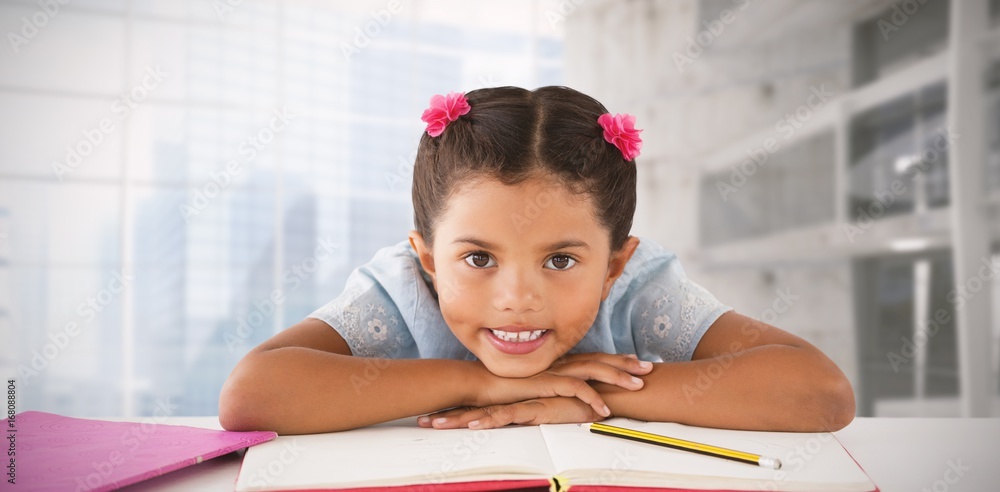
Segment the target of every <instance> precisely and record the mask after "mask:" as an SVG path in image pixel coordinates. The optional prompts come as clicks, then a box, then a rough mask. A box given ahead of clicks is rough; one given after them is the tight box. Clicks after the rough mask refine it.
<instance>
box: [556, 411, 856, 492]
mask: <svg viewBox="0 0 1000 492" xmlns="http://www.w3.org/2000/svg"><path fill="white" fill-rule="evenodd" d="M604 423H606V424H609V425H615V426H619V427H626V428H629V429H636V430H641V431H644V432H651V433H655V434H660V435H664V436H669V437H675V438H678V439H685V440H688V441H694V442H699V443H703V444H711V445H715V446H721V447H724V448H729V449H734V450H737V451H745V452H749V453H755V454H760V455H764V456H768V457H772V458H778V459H780V460H781V461H782V467H781V469H780V470H771V469H766V468H763V467H760V466H755V465H749V464H745V463H740V462H734V461H730V460H725V459H722V458H717V457H712V456H704V455H700V454H697V453H692V452H689V451H681V450H676V449H671V448H666V447H663V446H657V445H653V444H647V443H641V442H635V441H629V440H626V439H621V438H616V437H609V436H604V435H599V434H594V433H591V432H590V431H589V430H588V429H587V428H585V427H583V426H581V425H578V424H558V425H542V426H541V427H542V434H543V436H544V437H545V441H546V444H547V446H548V448H549V454H550V455H551V457H552V463H553V465H555V467H556V471H557V474H558V475H560V476H563V477H566V478H568V479H569V482H570V484H571V485H572V484H577V485H582V484H590V485H606V486H614V485H632V486H637V485H656V486H660V487H668V486H673V487H679V486H688V487H691V488H712V487H714V488H722V489H733V490H830V491H837V490H863V491H870V490H874V489H875V485H874V484H873V483H872V482H871V480H870V479H869V478H868V476H867V475H866V474H865V473H864V471H863V470H862V469H861V468H860V467H859V466H858V465H857V464H856V463H855V462H854V460H853V459H852V458H851V457H850V455H848V453H847V451H845V450H844V448H843V447H842V446H841V445H840V443H839V442H838V441H837V440H836V438H834V437H833V435H832V434H829V433H819V434H813V433H792V432H754V431H734V430H724V429H710V428H702V427H692V426H686V425H682V424H675V423H662V422H642V421H638V420H631V419H625V418H612V419H608V420H606V421H604Z"/></svg>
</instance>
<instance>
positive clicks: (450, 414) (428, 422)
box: [417, 407, 478, 427]
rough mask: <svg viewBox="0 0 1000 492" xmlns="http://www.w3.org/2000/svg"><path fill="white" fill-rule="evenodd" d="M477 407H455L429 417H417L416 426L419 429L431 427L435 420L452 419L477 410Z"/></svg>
mask: <svg viewBox="0 0 1000 492" xmlns="http://www.w3.org/2000/svg"><path fill="white" fill-rule="evenodd" d="M477 409H478V407H456V408H452V409H449V410H442V411H440V412H434V413H432V414H429V415H424V416H420V417H417V425H419V426H420V427H432V426H434V421H435V420H437V419H442V418H443V419H449V420H450V419H452V418H454V417H456V416H458V415H462V414H463V413H466V412H470V411H473V410H477Z"/></svg>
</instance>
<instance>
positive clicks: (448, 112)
mask: <svg viewBox="0 0 1000 492" xmlns="http://www.w3.org/2000/svg"><path fill="white" fill-rule="evenodd" d="M470 109H472V107H471V106H469V101H466V100H465V94H463V93H461V92H452V93H449V94H448V95H447V96H442V95H440V94H435V95H434V96H433V97H431V107H429V108H427V109H425V110H424V114H423V116H421V117H420V119H421V120H424V121H425V122H426V123H427V134H428V135H430V136H432V137H436V136H438V135H440V134H442V133H444V129H445V128H447V127H448V124H449V123H451V122H452V121H455V120H457V119H458V117H459V116H462V115H463V114H466V113H468V112H469V110H470Z"/></svg>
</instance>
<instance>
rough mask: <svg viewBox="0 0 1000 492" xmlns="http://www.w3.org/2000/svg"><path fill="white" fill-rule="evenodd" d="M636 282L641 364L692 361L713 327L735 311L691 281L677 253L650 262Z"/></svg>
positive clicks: (635, 323)
mask: <svg viewBox="0 0 1000 492" xmlns="http://www.w3.org/2000/svg"><path fill="white" fill-rule="evenodd" d="M634 282H635V285H634V286H633V288H634V289H635V290H634V291H633V293H632V295H631V299H632V302H631V318H632V323H631V324H632V336H633V339H634V340H635V346H636V355H637V356H638V357H639V359H641V360H649V361H660V360H662V361H664V362H683V361H689V360H691V357H692V356H693V355H694V350H695V348H696V347H697V346H698V342H700V341H701V337H702V336H703V335H704V334H705V332H706V331H708V328H709V327H710V326H712V323H714V322H715V320H716V319H718V318H719V316H721V315H722V314H723V313H725V312H726V311H729V310H731V309H732V308H731V307H729V306H726V305H724V304H722V303H721V302H719V301H718V300H717V299H716V298H715V297H714V296H713V295H712V294H711V293H709V292H708V291H707V290H705V289H704V288H703V287H701V286H700V285H698V284H696V283H694V282H693V281H691V279H689V278H688V277H687V275H685V274H684V269H683V268H682V267H681V265H680V261H679V260H678V259H677V257H676V256H675V255H674V254H673V253H666V254H663V255H658V256H657V257H656V258H654V259H652V260H650V264H649V268H648V269H646V272H645V274H644V275H639V276H637V278H636V279H635V280H634ZM630 290H631V289H630Z"/></svg>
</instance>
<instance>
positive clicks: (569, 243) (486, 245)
mask: <svg viewBox="0 0 1000 492" xmlns="http://www.w3.org/2000/svg"><path fill="white" fill-rule="evenodd" d="M451 243H452V244H458V243H469V244H473V245H476V246H478V247H480V248H483V249H491V250H494V251H503V249H502V248H500V247H499V246H497V245H495V244H493V243H491V242H488V241H483V240H482V239H479V238H476V237H474V236H461V237H459V238H457V239H455V240H454V241H452V242H451ZM567 248H583V249H590V245H589V244H587V243H586V242H584V241H581V240H579V239H565V240H562V241H556V242H554V243H552V244H550V245H548V246H547V247H545V246H543V247H542V248H541V249H542V250H543V251H555V250H557V249H567Z"/></svg>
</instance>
